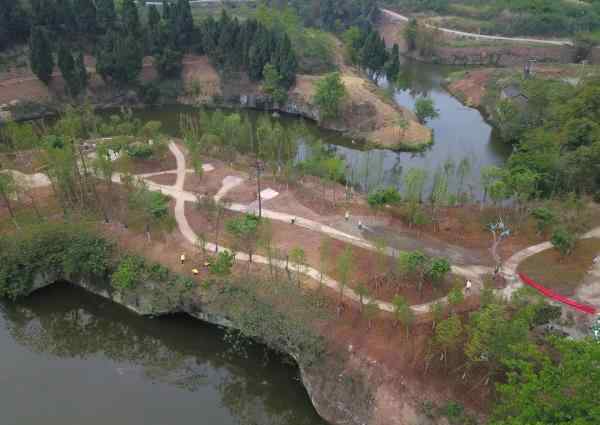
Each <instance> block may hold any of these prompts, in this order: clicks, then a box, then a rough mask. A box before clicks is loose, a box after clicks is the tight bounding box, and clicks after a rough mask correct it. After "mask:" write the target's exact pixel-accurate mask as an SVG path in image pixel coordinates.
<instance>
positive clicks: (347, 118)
mask: <svg viewBox="0 0 600 425" xmlns="http://www.w3.org/2000/svg"><path fill="white" fill-rule="evenodd" d="M338 47H339V46H338ZM338 59H339V58H338ZM338 66H339V67H340V69H341V72H342V80H343V82H344V85H345V87H346V91H347V93H348V95H347V96H346V98H345V99H344V101H343V103H342V107H341V113H340V118H338V119H328V120H323V119H321V117H320V114H319V110H318V107H316V105H315V104H314V103H313V95H314V92H315V83H316V82H317V81H318V79H319V78H320V76H312V75H298V76H297V80H296V84H295V85H294V86H293V87H292V88H291V89H290V91H289V93H288V99H287V101H286V102H285V103H284V104H276V103H274V102H273V101H272V100H271V99H270V97H269V96H268V95H266V94H265V93H264V91H263V90H262V87H261V85H260V84H258V83H255V82H252V81H250V80H249V78H248V76H247V75H246V74H245V73H234V75H227V76H226V77H224V76H222V75H220V74H219V73H218V72H217V70H216V69H215V68H214V67H213V66H212V65H211V64H210V62H209V60H208V58H207V57H206V56H194V55H187V56H186V57H185V58H184V60H183V69H182V73H181V80H172V81H159V80H158V75H157V73H156V70H155V68H154V65H153V61H152V59H151V58H146V59H145V61H144V66H143V70H142V73H141V76H140V82H141V86H140V87H139V88H137V89H119V88H116V87H110V86H108V85H106V84H104V82H103V81H102V79H101V78H100V77H99V76H98V75H96V74H95V63H94V60H93V58H92V57H87V58H86V67H87V68H88V72H89V73H90V83H89V88H88V92H87V94H86V97H85V99H79V101H78V102H77V103H82V102H87V103H89V104H90V105H92V106H93V107H95V108H97V109H106V108H114V107H120V106H128V107H143V106H148V105H157V104H174V103H179V104H183V105H192V106H207V107H214V108H219V107H226V108H248V109H255V110H262V111H271V112H280V113H285V114H288V115H293V116H299V117H303V118H306V119H309V120H311V121H314V122H315V123H316V124H317V125H318V126H319V127H320V128H323V129H327V130H333V131H336V132H338V133H340V134H342V135H344V136H346V137H348V138H352V139H356V140H360V141H366V142H367V143H368V144H370V145H372V146H374V147H384V148H388V149H394V150H408V151H419V150H422V149H424V148H425V147H427V146H428V145H430V144H431V143H433V136H432V132H431V130H429V129H428V128H426V127H425V126H423V125H421V124H420V123H419V122H418V121H417V119H416V117H415V115H414V114H413V113H412V112H410V111H409V110H407V109H405V108H402V107H400V106H398V105H396V104H395V103H394V102H392V101H390V100H387V99H386V98H385V97H384V95H383V93H381V92H380V91H379V90H378V88H377V86H376V85H375V84H374V83H372V82H371V81H369V80H368V79H367V78H366V77H364V76H362V75H361V74H360V73H359V72H358V71H355V70H353V69H351V68H348V67H346V66H345V65H343V64H341V63H340V64H338ZM150 91H152V92H153V93H150ZM72 102H73V100H72V99H70V98H68V97H66V96H65V95H64V82H63V80H62V77H61V76H60V73H58V72H55V74H54V77H53V79H52V81H51V82H50V84H49V85H48V86H45V85H44V84H42V83H41V82H40V81H39V80H37V79H36V78H35V77H34V76H33V75H32V74H31V73H30V72H29V71H28V70H26V69H20V70H18V71H12V72H7V73H5V75H4V77H0V123H1V122H2V121H11V120H14V121H23V120H30V119H35V118H41V117H43V116H48V115H54V114H57V113H59V112H60V111H61V110H63V109H64V107H65V106H66V105H69V104H71V103H72ZM401 122H402V123H404V122H406V123H407V124H406V125H404V124H401Z"/></svg>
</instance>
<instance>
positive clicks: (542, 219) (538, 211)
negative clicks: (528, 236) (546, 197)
mask: <svg viewBox="0 0 600 425" xmlns="http://www.w3.org/2000/svg"><path fill="white" fill-rule="evenodd" d="M531 215H532V217H533V218H534V219H535V224H536V227H537V231H538V234H539V235H543V234H544V233H546V232H547V231H548V229H550V227H552V226H553V225H554V223H556V218H557V217H556V213H555V212H554V211H553V210H552V209H550V208H547V207H538V208H535V209H534V210H533V211H531Z"/></svg>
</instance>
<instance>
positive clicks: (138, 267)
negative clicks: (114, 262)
mask: <svg viewBox="0 0 600 425" xmlns="http://www.w3.org/2000/svg"><path fill="white" fill-rule="evenodd" d="M145 266H146V263H145V261H144V259H143V258H142V257H139V256H137V255H128V256H126V257H125V258H123V259H122V260H121V261H120V263H119V266H118V267H117V270H115V272H114V273H113V274H112V276H111V278H110V281H111V284H112V286H113V287H114V288H115V289H118V290H120V291H126V290H130V289H134V288H135V287H136V286H137V285H138V283H139V282H140V281H141V279H142V273H143V271H144V269H145Z"/></svg>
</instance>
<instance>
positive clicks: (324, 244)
mask: <svg viewBox="0 0 600 425" xmlns="http://www.w3.org/2000/svg"><path fill="white" fill-rule="evenodd" d="M331 253H332V246H331V239H330V238H329V237H328V236H324V237H322V238H321V244H320V245H319V270H320V273H319V274H320V276H319V289H321V287H322V286H323V274H324V270H325V267H327V265H328V263H329V260H330V259H331Z"/></svg>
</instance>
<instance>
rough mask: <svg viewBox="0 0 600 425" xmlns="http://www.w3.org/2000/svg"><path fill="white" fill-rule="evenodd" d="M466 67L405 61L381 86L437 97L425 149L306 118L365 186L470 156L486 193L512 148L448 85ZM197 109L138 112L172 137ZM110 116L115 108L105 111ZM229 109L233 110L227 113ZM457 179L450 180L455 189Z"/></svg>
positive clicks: (397, 182)
mask: <svg viewBox="0 0 600 425" xmlns="http://www.w3.org/2000/svg"><path fill="white" fill-rule="evenodd" d="M460 69H463V68H459V67H451V66H440V65H431V64H424V63H420V62H416V61H413V60H406V59H405V60H404V61H403V63H402V66H401V75H400V77H399V79H398V80H399V82H397V83H395V84H394V85H393V86H392V87H389V85H388V83H387V81H386V80H385V79H382V80H381V81H380V83H379V84H380V86H381V87H383V88H384V89H386V90H388V91H389V96H391V97H392V98H393V99H394V101H395V102H396V103H398V104H399V105H402V106H404V107H407V108H409V109H411V110H413V109H414V105H415V101H416V99H418V97H419V96H429V97H430V98H431V99H433V101H434V103H435V107H436V109H437V110H438V111H439V116H438V117H437V118H435V119H432V120H430V121H429V122H427V126H428V127H430V128H431V129H432V130H433V135H434V143H433V145H431V146H430V147H428V148H427V149H426V150H424V151H423V152H419V153H413V152H398V151H393V150H389V149H370V150H367V149H365V147H364V146H363V145H362V144H361V143H358V142H356V143H354V142H353V141H352V140H350V139H348V138H346V137H342V136H340V135H339V134H337V133H334V132H331V131H324V130H320V129H318V128H317V126H316V125H315V124H314V123H312V122H309V121H307V120H304V121H305V123H306V127H307V129H308V130H309V132H310V133H311V134H312V136H313V138H315V139H321V140H322V141H323V142H324V143H325V144H327V145H328V146H329V147H330V148H331V149H332V150H334V151H336V152H337V153H338V154H339V155H340V156H343V157H344V158H345V159H346V162H347V165H348V167H347V170H346V174H347V177H348V178H349V179H350V180H351V181H353V182H354V183H355V184H356V185H358V186H360V187H361V188H362V189H363V190H366V191H370V190H372V189H374V188H377V187H384V186H395V187H398V188H400V189H401V186H402V179H403V175H404V173H405V172H406V170H408V169H410V168H422V169H425V170H426V171H427V173H428V177H429V181H430V182H431V181H432V179H433V175H434V173H435V171H436V169H438V168H439V167H443V165H444V163H446V161H448V160H452V161H453V162H454V163H455V164H458V163H459V162H460V161H461V160H462V159H463V158H467V159H468V161H469V164H470V173H469V175H467V176H466V178H465V181H464V186H463V187H464V188H465V189H467V190H468V189H470V191H471V192H472V193H473V195H474V196H477V195H479V194H480V193H481V187H480V179H479V177H480V170H481V168H482V167H484V166H489V165H501V164H503V163H504V162H505V161H506V159H507V158H508V155H509V154H510V152H511V149H512V148H511V146H510V145H508V144H506V143H504V142H502V141H501V140H500V138H499V137H498V136H497V133H496V131H495V130H494V129H493V128H492V127H491V126H490V125H489V124H488V123H487V122H486V121H485V119H484V117H483V116H482V114H481V113H480V111H478V110H477V109H474V108H469V107H467V106H464V105H463V104H461V103H460V102H459V101H458V100H457V99H456V98H455V97H453V96H452V95H451V94H450V93H449V92H448V91H447V90H446V89H445V88H444V86H443V81H444V79H445V78H446V77H447V76H448V74H449V73H450V72H452V71H457V70H460ZM194 111H195V109H194V108H191V107H185V106H180V105H179V106H160V107H155V108H145V109H143V110H138V111H135V112H134V115H135V116H136V117H138V118H140V119H141V120H143V121H146V120H158V121H161V122H162V123H163V130H165V131H166V132H167V133H169V134H172V135H178V134H179V115H180V114H181V113H192V114H193V113H194ZM104 113H105V114H110V113H111V112H110V111H109V112H104ZM225 113H232V112H231V111H225ZM241 114H242V115H245V116H247V117H249V118H250V119H251V120H255V119H256V117H257V116H259V115H260V114H264V112H258V111H241ZM280 120H281V121H282V122H283V123H284V125H285V124H288V123H293V122H295V121H297V118H292V117H285V116H284V117H281V118H280ZM300 145H301V146H300V149H299V159H303V158H304V157H305V156H306V155H307V153H308V149H305V146H304V145H303V144H302V142H300ZM456 182H457V180H456V179H454V180H453V181H452V180H451V181H450V187H451V189H452V188H454V187H455V185H456Z"/></svg>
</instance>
